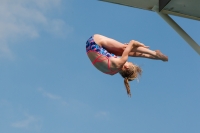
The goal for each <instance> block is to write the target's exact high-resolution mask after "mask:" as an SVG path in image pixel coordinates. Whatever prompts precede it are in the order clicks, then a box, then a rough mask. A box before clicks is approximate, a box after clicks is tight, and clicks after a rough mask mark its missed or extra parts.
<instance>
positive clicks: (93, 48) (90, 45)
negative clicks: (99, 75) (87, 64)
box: [86, 36, 118, 75]
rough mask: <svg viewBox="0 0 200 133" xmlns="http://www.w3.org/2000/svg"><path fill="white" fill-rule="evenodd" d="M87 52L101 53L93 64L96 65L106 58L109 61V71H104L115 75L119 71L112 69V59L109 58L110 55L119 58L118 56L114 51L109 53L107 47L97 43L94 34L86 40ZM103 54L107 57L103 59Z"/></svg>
mask: <svg viewBox="0 0 200 133" xmlns="http://www.w3.org/2000/svg"><path fill="white" fill-rule="evenodd" d="M86 52H87V54H88V53H89V52H96V53H97V54H98V55H99V56H97V58H96V59H94V60H93V62H92V64H93V65H95V64H96V63H97V62H102V61H104V60H107V61H108V63H107V65H108V71H109V72H104V73H106V74H110V75H114V74H116V73H118V71H113V70H111V69H110V59H109V58H110V57H114V58H117V56H116V55H114V54H112V53H109V52H108V51H107V50H106V49H105V48H103V47H101V46H99V45H97V44H96V43H95V41H94V39H93V37H92V36H91V37H90V38H89V39H88V40H87V42H86ZM102 56H103V57H105V58H103V59H102V58H101V57H102Z"/></svg>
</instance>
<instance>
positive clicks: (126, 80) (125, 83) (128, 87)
mask: <svg viewBox="0 0 200 133" xmlns="http://www.w3.org/2000/svg"><path fill="white" fill-rule="evenodd" d="M124 85H125V87H126V91H127V94H128V96H130V97H131V90H130V85H129V81H128V78H127V77H125V78H124Z"/></svg>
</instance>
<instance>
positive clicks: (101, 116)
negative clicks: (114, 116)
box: [95, 111, 109, 120]
mask: <svg viewBox="0 0 200 133" xmlns="http://www.w3.org/2000/svg"><path fill="white" fill-rule="evenodd" d="M95 118H97V119H101V120H109V112H107V111H99V112H97V113H96V114H95Z"/></svg>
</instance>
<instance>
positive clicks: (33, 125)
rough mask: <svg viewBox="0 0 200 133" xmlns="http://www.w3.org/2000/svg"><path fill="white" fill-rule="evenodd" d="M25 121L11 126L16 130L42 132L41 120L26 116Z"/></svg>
mask: <svg viewBox="0 0 200 133" xmlns="http://www.w3.org/2000/svg"><path fill="white" fill-rule="evenodd" d="M25 117H26V118H25V119H24V120H21V121H17V122H14V123H12V124H11V126H12V127H14V128H23V129H31V130H37V131H38V130H40V129H41V119H40V118H37V117H35V116H32V115H29V114H25Z"/></svg>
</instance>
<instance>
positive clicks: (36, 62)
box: [0, 0, 200, 133]
mask: <svg viewBox="0 0 200 133" xmlns="http://www.w3.org/2000/svg"><path fill="white" fill-rule="evenodd" d="M172 18H173V19H174V20H175V21H176V22H177V23H178V24H179V25H180V26H181V27H182V28H183V29H184V30H185V31H186V32H187V33H188V34H189V35H191V37H192V38H194V40H195V41H196V42H197V43H199V44H200V35H199V31H200V22H199V21H194V20H189V19H185V18H180V17H174V16H172ZM0 29H1V30H0V62H1V63H0V118H1V119H0V132H1V133H102V132H103V133H111V132H113V133H122V132H123V133H127V132H134V133H147V132H148V133H169V132H170V133H177V132H181V133H188V132H191V133H199V132H200V115H199V112H200V97H199V94H200V71H199V68H200V58H199V55H198V54H197V53H196V52H195V51H194V50H193V49H192V48H191V47H190V46H189V45H188V44H187V43H186V42H185V41H184V40H183V39H182V38H181V37H179V35H178V34H177V33H176V32H175V31H174V30H173V29H172V28H171V27H170V26H169V25H167V24H166V23H165V22H164V21H163V20H162V19H161V18H160V17H159V16H158V15H157V14H156V13H154V12H149V11H145V10H140V9H135V8H131V7H125V6H120V5H115V4H110V3H105V2H100V1H97V0H87V1H80V0H29V1H27V0H18V1H15V0H1V5H0ZM95 33H99V34H102V35H105V36H108V37H111V38H114V39H116V40H118V41H120V42H123V43H126V42H129V41H130V40H131V39H134V40H138V41H140V42H142V43H144V44H145V45H148V46H150V48H151V49H153V50H156V49H160V50H161V51H162V52H163V53H165V54H166V55H168V56H169V62H167V63H165V62H162V61H155V60H149V59H142V58H130V59H129V61H131V62H134V63H136V64H138V65H140V66H141V67H142V69H143V74H142V77H141V78H140V80H139V82H137V81H133V82H131V83H130V85H131V91H132V97H131V98H129V97H128V96H127V95H126V91H125V87H124V84H123V79H122V78H121V77H120V75H115V76H108V75H105V74H103V73H101V72H99V71H97V70H96V68H94V67H93V66H92V64H91V63H90V61H89V59H88V57H87V55H86V53H85V42H86V40H87V39H88V38H89V37H90V36H91V35H93V34H95Z"/></svg>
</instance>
